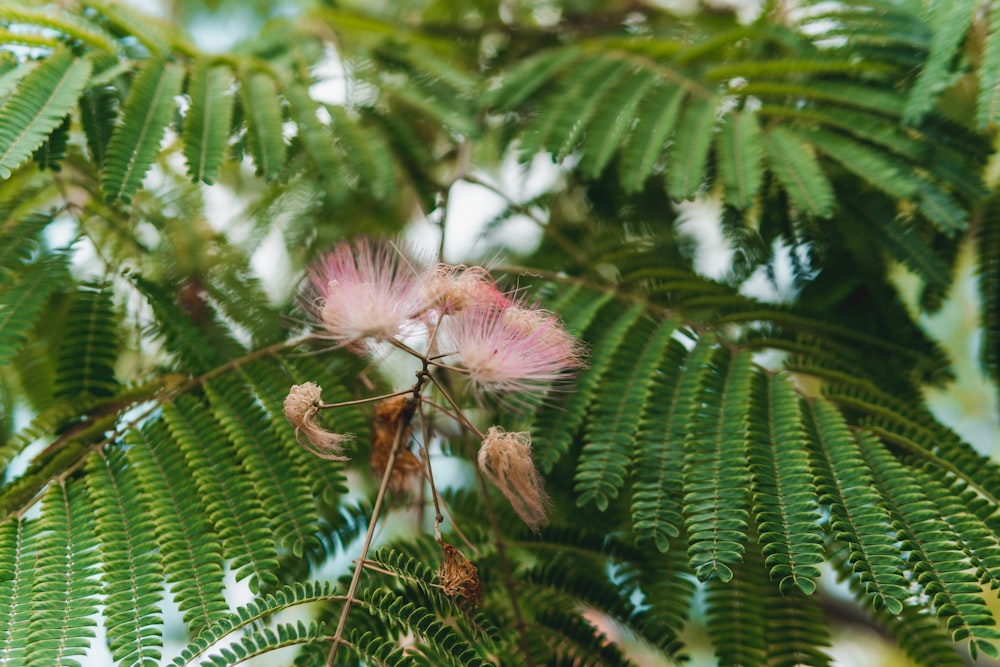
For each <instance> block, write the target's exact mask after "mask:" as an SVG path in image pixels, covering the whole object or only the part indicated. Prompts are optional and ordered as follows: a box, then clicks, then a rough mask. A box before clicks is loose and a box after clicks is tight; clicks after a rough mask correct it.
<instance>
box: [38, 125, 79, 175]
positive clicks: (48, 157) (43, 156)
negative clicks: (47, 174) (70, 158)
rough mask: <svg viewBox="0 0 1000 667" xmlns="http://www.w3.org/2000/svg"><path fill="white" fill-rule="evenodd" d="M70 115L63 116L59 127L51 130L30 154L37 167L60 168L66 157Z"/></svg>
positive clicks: (52, 169)
mask: <svg viewBox="0 0 1000 667" xmlns="http://www.w3.org/2000/svg"><path fill="white" fill-rule="evenodd" d="M70 125H71V122H70V117H69V116H66V117H65V118H63V122H62V123H60V124H59V127H57V128H56V129H54V130H52V133H51V134H49V136H48V138H47V139H46V140H45V143H43V144H42V145H41V146H39V147H38V150H36V151H35V153H34V155H33V156H32V157H33V158H34V160H35V164H37V165H38V168H39V169H49V170H51V171H59V170H60V169H62V162H63V160H65V159H66V149H67V148H68V146H69V129H70Z"/></svg>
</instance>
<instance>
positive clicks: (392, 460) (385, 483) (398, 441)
mask: <svg viewBox="0 0 1000 667" xmlns="http://www.w3.org/2000/svg"><path fill="white" fill-rule="evenodd" d="M420 384H421V383H420V382H418V383H417V385H416V386H415V387H414V389H413V390H412V391H413V393H414V394H418V393H419V388H420ZM407 426H408V424H407V420H406V419H404V418H400V420H399V423H398V424H396V437H395V439H394V440H393V441H392V451H390V452H389V461H388V462H387V463H386V465H385V473H383V475H382V484H381V485H379V488H378V495H377V496H376V497H375V505H374V506H373V507H372V517H371V519H370V520H369V522H368V532H367V533H366V534H365V542H364V544H362V545H361V555H360V556H358V560H357V562H358V565H357V566H356V567H355V568H354V576H352V577H351V584H350V586H348V588H347V601H346V602H344V607H343V609H341V611H340V620H339V621H338V622H337V631H336V633H335V634H334V636H333V640H332V641H333V646H332V647H331V648H330V656H329V657H328V658H327V660H326V667H332V666H333V663H334V661H335V660H336V659H337V648H338V647H339V646H340V644H341V643H342V641H343V639H342V638H343V635H344V628H345V627H347V616H348V614H349V613H350V611H351V601H352V600H354V596H355V594H356V593H357V592H358V584H359V583H360V582H361V573H362V572H363V571H364V567H363V565H364V562H365V559H366V558H367V557H368V550H369V549H370V548H371V544H372V537H373V536H374V535H375V526H376V525H377V524H378V518H379V514H380V513H381V511H382V501H383V500H385V494H386V491H387V490H388V489H389V478H390V477H391V476H392V469H393V467H394V466H395V465H396V455H397V454H398V453H399V449H400V447H401V445H402V444H403V438H404V436H405V435H406V430H407Z"/></svg>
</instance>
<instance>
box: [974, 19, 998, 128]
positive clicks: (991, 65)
mask: <svg viewBox="0 0 1000 667" xmlns="http://www.w3.org/2000/svg"><path fill="white" fill-rule="evenodd" d="M989 21H990V24H989V28H988V29H987V33H986V44H985V46H984V47H983V55H982V60H981V61H980V63H979V69H978V71H977V74H978V77H979V95H978V96H977V98H976V124H977V125H978V126H979V130H980V131H982V130H986V129H987V128H988V127H989V126H991V125H997V124H1000V85H998V84H997V81H1000V9H997V7H996V5H993V7H992V8H991V9H990V11H989Z"/></svg>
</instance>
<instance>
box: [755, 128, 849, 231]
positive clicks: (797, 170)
mask: <svg viewBox="0 0 1000 667" xmlns="http://www.w3.org/2000/svg"><path fill="white" fill-rule="evenodd" d="M764 149H765V150H766V151H767V157H768V163H769V165H770V167H771V169H772V170H773V171H774V173H775V174H776V175H777V176H778V180H779V181H781V185H782V186H783V187H784V188H785V191H786V192H788V194H789V196H791V198H792V201H794V202H795V203H796V204H798V206H799V207H800V208H801V209H802V210H804V211H805V212H807V213H809V214H810V215H814V216H817V217H820V218H828V217H830V216H831V215H832V214H833V203H834V197H833V188H832V187H831V186H830V182H829V181H828V180H827V178H826V175H825V174H824V173H823V170H822V169H821V168H820V166H819V163H818V162H817V161H816V158H815V156H814V155H813V153H812V150H811V148H810V147H809V146H807V145H806V144H805V143H804V142H802V141H801V140H799V139H798V138H797V137H796V136H795V135H793V134H792V133H791V132H789V131H788V130H785V129H783V128H780V127H776V128H774V129H772V130H771V131H770V132H768V133H767V134H766V135H765V136H764Z"/></svg>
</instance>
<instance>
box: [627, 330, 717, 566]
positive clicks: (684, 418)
mask: <svg viewBox="0 0 1000 667" xmlns="http://www.w3.org/2000/svg"><path fill="white" fill-rule="evenodd" d="M711 355H712V347H711V346H710V345H697V346H695V348H694V350H692V351H691V354H690V356H689V355H688V351H687V349H686V348H685V347H684V345H683V344H682V343H681V342H680V341H679V340H672V341H671V342H670V345H669V347H668V348H667V350H666V351H665V352H664V355H663V359H662V361H661V364H660V369H659V372H658V373H657V374H656V375H655V378H654V381H653V385H652V387H651V389H650V394H651V395H652V396H654V397H655V398H654V399H653V400H650V401H647V402H646V403H645V405H644V406H643V412H642V417H641V419H640V427H639V433H638V435H637V441H636V445H635V462H634V468H635V483H634V484H633V488H632V526H633V530H634V531H635V533H636V540H637V541H639V542H642V541H645V540H652V542H653V544H655V545H656V548H657V549H658V550H659V551H660V552H661V553H666V552H667V551H668V550H669V549H670V543H671V540H673V539H676V538H677V537H678V536H679V535H680V533H681V526H682V525H683V519H682V517H681V488H682V483H683V479H682V475H681V466H680V465H678V464H679V462H681V461H682V460H683V457H684V440H685V438H686V437H687V432H688V429H687V426H688V423H689V419H690V417H691V415H692V414H693V411H694V408H695V403H696V400H697V399H696V396H697V393H698V388H699V387H700V386H701V385H702V383H703V382H704V380H703V378H702V375H703V374H704V373H706V372H708V370H707V369H708V361H709V358H710V357H711Z"/></svg>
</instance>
